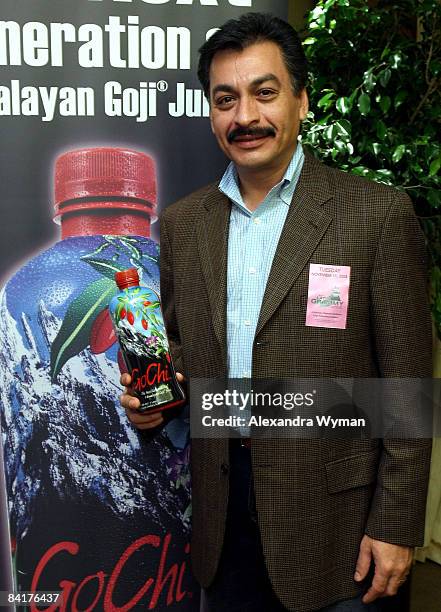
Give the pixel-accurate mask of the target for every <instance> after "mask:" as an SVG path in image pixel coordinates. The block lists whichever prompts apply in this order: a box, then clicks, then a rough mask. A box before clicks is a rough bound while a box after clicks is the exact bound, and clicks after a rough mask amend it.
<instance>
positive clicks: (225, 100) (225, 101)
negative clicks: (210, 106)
mask: <svg viewBox="0 0 441 612" xmlns="http://www.w3.org/2000/svg"><path fill="white" fill-rule="evenodd" d="M232 102H234V98H233V96H222V97H221V98H218V99H217V100H216V104H217V105H218V106H226V105H228V104H231V103H232Z"/></svg>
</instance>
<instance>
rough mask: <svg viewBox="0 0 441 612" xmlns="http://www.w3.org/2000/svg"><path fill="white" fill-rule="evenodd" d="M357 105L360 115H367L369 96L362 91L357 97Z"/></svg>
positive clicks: (369, 105) (369, 102) (369, 106)
mask: <svg viewBox="0 0 441 612" xmlns="http://www.w3.org/2000/svg"><path fill="white" fill-rule="evenodd" d="M357 106H358V110H359V111H360V113H361V114H362V115H365V116H366V115H368V114H369V111H370V110H371V99H370V97H369V96H368V95H367V94H365V93H362V94H361V95H360V96H359V98H358V102H357Z"/></svg>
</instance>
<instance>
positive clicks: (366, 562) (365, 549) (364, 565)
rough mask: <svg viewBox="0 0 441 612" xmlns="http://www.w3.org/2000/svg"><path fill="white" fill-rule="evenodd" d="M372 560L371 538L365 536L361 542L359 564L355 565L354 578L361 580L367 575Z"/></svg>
mask: <svg viewBox="0 0 441 612" xmlns="http://www.w3.org/2000/svg"><path fill="white" fill-rule="evenodd" d="M371 561H372V550H371V539H370V538H369V536H364V537H363V539H362V540H361V543H360V552H359V553H358V559H357V565H356V566H355V574H354V580H356V581H357V582H360V581H361V580H364V579H365V578H366V576H367V573H368V571H369V568H370V566H371Z"/></svg>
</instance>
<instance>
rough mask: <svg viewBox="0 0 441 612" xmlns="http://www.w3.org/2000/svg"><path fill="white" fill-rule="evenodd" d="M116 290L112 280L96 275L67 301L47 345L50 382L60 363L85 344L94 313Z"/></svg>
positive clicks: (83, 347)
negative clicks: (56, 331) (67, 303)
mask: <svg viewBox="0 0 441 612" xmlns="http://www.w3.org/2000/svg"><path fill="white" fill-rule="evenodd" d="M117 291H118V289H117V287H116V285H115V283H114V282H113V281H111V280H110V279H109V278H100V279H99V280H97V281H94V282H93V283H91V284H90V285H88V286H87V287H86V289H85V290H84V291H83V292H82V293H81V294H80V295H79V296H78V297H77V298H75V300H73V302H71V304H70V305H69V308H68V309H67V312H66V314H65V316H64V319H63V323H62V325H61V328H60V331H59V332H58V334H57V337H56V338H55V340H54V341H53V343H52V346H51V367H50V371H51V379H52V382H55V381H56V379H57V376H58V374H59V372H60V370H61V368H62V367H63V366H64V364H65V363H66V362H67V361H68V360H69V359H70V358H71V357H74V355H77V354H78V353H79V352H80V351H82V350H83V349H85V348H86V347H87V346H88V345H89V337H90V330H91V328H92V324H93V322H94V320H95V318H96V316H97V315H98V314H99V313H100V312H101V311H102V309H103V308H104V307H105V306H107V304H108V303H109V301H110V299H111V298H112V297H113V295H114V294H115V293H116V292H117Z"/></svg>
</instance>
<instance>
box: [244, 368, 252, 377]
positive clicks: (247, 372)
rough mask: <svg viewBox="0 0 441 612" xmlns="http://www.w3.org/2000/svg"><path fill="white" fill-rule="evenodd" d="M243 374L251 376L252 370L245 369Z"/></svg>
mask: <svg viewBox="0 0 441 612" xmlns="http://www.w3.org/2000/svg"><path fill="white" fill-rule="evenodd" d="M243 375H244V376H245V377H246V378H249V377H250V376H251V372H250V371H249V370H244V372H243Z"/></svg>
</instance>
